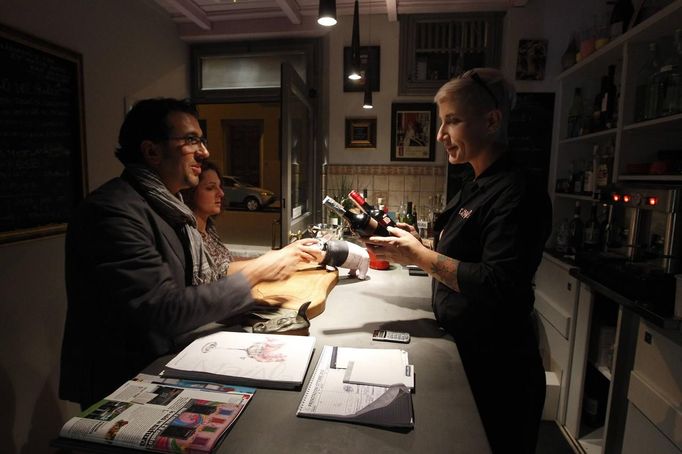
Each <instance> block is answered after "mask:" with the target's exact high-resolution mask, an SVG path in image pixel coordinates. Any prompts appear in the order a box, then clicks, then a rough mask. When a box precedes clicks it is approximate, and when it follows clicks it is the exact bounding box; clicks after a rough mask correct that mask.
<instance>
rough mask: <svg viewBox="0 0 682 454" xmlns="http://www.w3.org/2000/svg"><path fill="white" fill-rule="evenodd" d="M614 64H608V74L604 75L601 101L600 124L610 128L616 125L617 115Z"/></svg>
mask: <svg viewBox="0 0 682 454" xmlns="http://www.w3.org/2000/svg"><path fill="white" fill-rule="evenodd" d="M615 76H616V65H609V70H608V75H607V76H606V87H605V91H604V93H603V96H602V102H601V104H602V105H601V114H602V118H601V121H600V123H601V125H602V127H604V128H607V129H610V128H613V127H615V126H616V124H615V119H616V117H617V109H618V108H617V103H616V99H617V95H616V82H615Z"/></svg>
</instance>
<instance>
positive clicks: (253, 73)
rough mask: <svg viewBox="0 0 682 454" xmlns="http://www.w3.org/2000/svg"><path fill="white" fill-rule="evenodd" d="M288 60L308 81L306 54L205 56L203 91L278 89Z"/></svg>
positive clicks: (203, 62) (202, 71) (202, 70)
mask: <svg viewBox="0 0 682 454" xmlns="http://www.w3.org/2000/svg"><path fill="white" fill-rule="evenodd" d="M285 61H286V62H288V63H289V64H290V65H291V66H293V67H294V69H295V70H296V72H297V73H298V75H299V76H300V77H301V79H303V80H304V81H305V80H306V77H305V76H306V61H305V55H303V54H287V55H281V54H280V55H243V56H218V57H202V58H201V89H202V90H229V89H235V88H236V89H239V88H278V87H279V86H280V65H281V64H282V62H285Z"/></svg>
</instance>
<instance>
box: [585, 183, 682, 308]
mask: <svg viewBox="0 0 682 454" xmlns="http://www.w3.org/2000/svg"><path fill="white" fill-rule="evenodd" d="M681 199H682V186H672V185H655V184H651V183H647V184H644V183H642V184H636V183H629V184H619V185H614V186H610V187H608V188H604V190H603V191H602V192H601V194H600V196H599V202H600V203H601V205H602V208H604V209H603V210H602V213H604V214H603V216H602V219H601V225H602V228H601V236H602V239H601V247H600V249H599V251H596V252H595V251H592V252H590V253H586V254H584V255H582V256H580V257H578V258H577V264H578V266H579V267H580V269H581V271H582V272H583V273H584V274H585V275H586V276H588V277H590V278H591V279H593V280H594V281H596V282H598V283H600V284H603V285H605V286H606V287H608V288H610V289H613V290H614V291H615V292H616V293H619V294H621V295H622V296H624V297H626V298H627V299H629V300H630V301H632V302H634V303H636V304H638V305H641V306H643V307H646V308H647V309H649V310H650V311H652V312H655V313H657V314H659V315H660V316H661V317H663V318H668V317H672V314H673V305H674V300H675V274H679V273H682V200H681Z"/></svg>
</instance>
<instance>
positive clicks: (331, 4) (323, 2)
mask: <svg viewBox="0 0 682 454" xmlns="http://www.w3.org/2000/svg"><path fill="white" fill-rule="evenodd" d="M317 23H318V24H320V25H324V26H325V27H331V26H332V25H335V24H336V0H320V10H319V14H318V15H317Z"/></svg>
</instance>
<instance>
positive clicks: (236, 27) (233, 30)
mask: <svg viewBox="0 0 682 454" xmlns="http://www.w3.org/2000/svg"><path fill="white" fill-rule="evenodd" d="M147 1H155V2H156V3H158V4H159V5H160V6H161V7H163V8H164V9H165V10H166V11H167V12H168V15H169V17H170V19H171V20H173V21H174V22H176V24H177V26H178V32H179V35H180V38H181V39H183V40H186V41H194V42H197V41H219V40H227V41H229V40H237V39H262V38H270V37H278V36H281V37H292V36H300V37H303V36H323V35H325V34H327V33H328V32H329V29H328V28H326V27H321V26H320V25H319V24H317V14H318V7H319V0H237V1H236V2H235V1H233V0H147ZM527 3H528V0H360V14H361V15H368V14H369V13H373V14H386V17H387V18H388V21H389V22H393V23H395V22H397V21H398V20H399V17H400V15H404V14H449V13H457V12H479V11H480V12H482V11H506V10H508V9H510V8H514V7H523V6H525V5H526V4H527ZM353 6H354V0H336V14H337V17H343V16H352V15H353Z"/></svg>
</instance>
